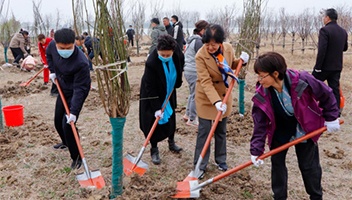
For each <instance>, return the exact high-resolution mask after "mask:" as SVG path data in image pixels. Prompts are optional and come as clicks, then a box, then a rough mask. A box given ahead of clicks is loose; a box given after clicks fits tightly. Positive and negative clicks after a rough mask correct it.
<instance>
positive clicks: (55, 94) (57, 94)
mask: <svg viewBox="0 0 352 200" xmlns="http://www.w3.org/2000/svg"><path fill="white" fill-rule="evenodd" d="M50 96H52V97H57V96H59V93H50Z"/></svg>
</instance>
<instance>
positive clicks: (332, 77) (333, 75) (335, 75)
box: [312, 71, 341, 108]
mask: <svg viewBox="0 0 352 200" xmlns="http://www.w3.org/2000/svg"><path fill="white" fill-rule="evenodd" d="M312 75H313V76H314V77H315V78H316V79H318V80H321V81H327V82H328V85H329V87H330V88H331V89H332V92H333V93H334V96H335V98H336V102H337V106H338V107H339V108H340V76H341V71H322V72H315V71H313V73H312Z"/></svg>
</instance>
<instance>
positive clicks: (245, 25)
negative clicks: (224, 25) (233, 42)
mask: <svg viewBox="0 0 352 200" xmlns="http://www.w3.org/2000/svg"><path fill="white" fill-rule="evenodd" d="M265 2H266V0H246V1H244V2H243V5H244V9H243V10H244V12H243V22H242V24H241V32H240V41H239V45H237V47H236V55H237V56H239V55H240V53H241V51H247V52H248V53H249V54H250V55H251V54H253V51H254V48H255V46H256V41H257V40H258V37H259V28H260V20H261V13H262V9H265V7H266V5H265ZM239 77H240V78H241V79H245V77H246V72H245V69H244V70H241V73H240V74H239Z"/></svg>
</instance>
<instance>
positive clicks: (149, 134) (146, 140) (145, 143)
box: [143, 90, 174, 147]
mask: <svg viewBox="0 0 352 200" xmlns="http://www.w3.org/2000/svg"><path fill="white" fill-rule="evenodd" d="M173 92H174V90H172V91H171V93H170V94H169V96H168V97H167V99H166V101H165V104H164V105H163V107H162V108H161V112H164V110H165V108H166V105H167V104H168V102H169V99H170V97H171V95H172V93H173ZM159 120H160V117H156V118H155V121H154V123H153V126H152V128H151V129H150V131H149V133H148V136H147V138H146V139H145V141H144V143H143V147H147V145H148V143H149V140H150V138H151V137H152V136H153V133H154V131H155V129H156V126H157V125H158V122H159Z"/></svg>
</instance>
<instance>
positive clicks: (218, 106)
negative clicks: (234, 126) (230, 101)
mask: <svg viewBox="0 0 352 200" xmlns="http://www.w3.org/2000/svg"><path fill="white" fill-rule="evenodd" d="M215 107H216V109H217V110H218V111H221V112H222V114H225V112H226V109H227V105H226V104H225V103H224V104H222V102H221V101H219V102H217V103H215Z"/></svg>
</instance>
